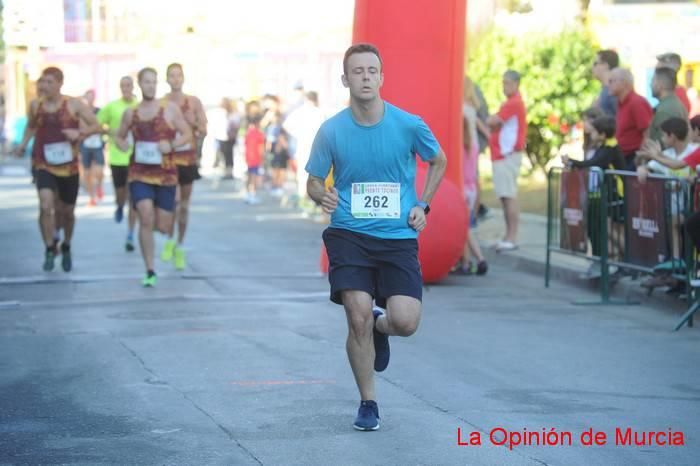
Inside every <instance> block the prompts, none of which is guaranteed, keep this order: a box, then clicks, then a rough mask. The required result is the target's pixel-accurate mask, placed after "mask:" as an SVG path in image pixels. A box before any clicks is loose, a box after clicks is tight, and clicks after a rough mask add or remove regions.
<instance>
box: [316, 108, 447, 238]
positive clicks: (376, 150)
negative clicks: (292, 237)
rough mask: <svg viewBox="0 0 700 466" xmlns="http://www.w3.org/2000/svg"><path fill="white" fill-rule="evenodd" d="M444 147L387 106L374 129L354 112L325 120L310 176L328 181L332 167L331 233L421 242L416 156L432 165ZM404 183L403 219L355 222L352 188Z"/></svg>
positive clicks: (421, 124) (422, 125)
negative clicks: (414, 218)
mask: <svg viewBox="0 0 700 466" xmlns="http://www.w3.org/2000/svg"><path fill="white" fill-rule="evenodd" d="M439 150H440V145H439V144H438V142H437V140H436V139H435V136H433V133H432V132H431V131H430V128H428V126H427V125H426V124H425V122H423V120H422V119H421V118H420V117H418V116H416V115H412V114H410V113H407V112H404V111H403V110H401V109H399V108H398V107H395V106H394V105H391V104H389V103H388V102H385V103H384V117H383V118H382V120H381V121H380V122H379V123H377V124H375V125H373V126H362V125H360V124H358V123H357V122H356V121H355V120H354V118H353V117H352V111H351V110H350V108H346V109H345V110H342V111H341V112H340V113H338V114H336V115H335V116H333V117H332V118H330V119H328V120H326V121H325V122H324V123H323V124H322V125H321V128H320V129H319V130H318V133H316V138H315V139H314V143H313V146H312V147H311V155H310V158H309V162H308V163H307V164H306V171H307V172H309V174H310V175H312V176H315V177H317V178H321V179H325V178H326V177H327V176H328V173H329V172H330V170H331V167H333V180H334V184H335V188H336V189H337V190H338V208H337V209H336V210H335V212H333V215H332V216H331V225H330V226H331V228H342V229H345V230H351V231H355V232H358V233H364V234H367V235H371V236H375V237H378V238H384V239H409V238H417V237H418V232H416V231H415V230H414V229H413V228H411V227H410V226H409V225H408V214H409V212H410V210H411V209H412V208H413V207H414V206H415V205H416V203H417V201H418V198H417V196H416V187H415V178H416V154H418V155H419V156H420V157H421V159H423V160H425V161H428V160H431V159H433V158H434V157H435V156H436V155H437V154H438V152H439ZM375 182H376V183H399V184H400V205H401V208H400V215H399V217H398V218H355V217H353V215H352V213H351V209H350V207H351V192H350V191H351V188H352V184H353V183H375Z"/></svg>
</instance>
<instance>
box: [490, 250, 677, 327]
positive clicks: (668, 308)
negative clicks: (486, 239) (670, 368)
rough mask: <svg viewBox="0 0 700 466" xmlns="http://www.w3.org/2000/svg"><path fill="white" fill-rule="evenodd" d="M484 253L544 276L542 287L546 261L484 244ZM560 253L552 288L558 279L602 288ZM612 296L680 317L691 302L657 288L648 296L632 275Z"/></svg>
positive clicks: (616, 286) (495, 261)
mask: <svg viewBox="0 0 700 466" xmlns="http://www.w3.org/2000/svg"><path fill="white" fill-rule="evenodd" d="M483 253H484V256H485V257H486V260H487V261H488V262H490V263H493V264H497V265H500V266H504V267H509V268H511V269H512V270H517V271H520V272H525V273H528V274H530V275H536V276H539V277H541V278H542V288H544V272H545V262H544V261H541V260H537V259H534V258H531V257H525V256H523V255H519V254H518V253H498V252H496V251H494V250H493V249H490V248H485V247H484V248H483ZM543 254H544V252H543ZM557 255H558V254H556V253H553V254H552V263H551V265H550V287H552V286H556V284H557V282H559V283H564V284H566V285H571V286H574V287H576V288H579V289H583V290H587V291H593V292H598V291H599V288H598V281H597V280H584V279H581V278H580V275H581V273H583V271H582V270H580V269H576V268H573V267H571V266H565V265H562V264H557V263H556V257H557ZM610 297H611V298H615V299H617V300H622V301H626V302H629V303H630V304H631V305H634V304H642V305H647V306H651V307H654V308H656V309H659V310H662V311H665V312H668V313H670V314H673V315H678V318H680V317H681V315H682V314H683V312H685V311H686V310H687V309H688V303H687V301H686V300H685V299H678V298H677V297H674V296H673V295H667V294H666V293H665V292H664V291H663V290H655V291H654V293H652V295H651V296H647V292H646V290H645V289H643V288H642V287H641V286H639V281H638V280H631V279H630V278H629V277H624V278H622V279H620V280H619V281H618V282H617V283H615V284H613V285H612V286H611V289H610Z"/></svg>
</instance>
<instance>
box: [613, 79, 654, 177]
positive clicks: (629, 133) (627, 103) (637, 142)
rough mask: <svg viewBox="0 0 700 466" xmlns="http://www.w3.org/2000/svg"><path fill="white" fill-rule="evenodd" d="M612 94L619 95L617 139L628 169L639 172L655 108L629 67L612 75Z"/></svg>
mask: <svg viewBox="0 0 700 466" xmlns="http://www.w3.org/2000/svg"><path fill="white" fill-rule="evenodd" d="M610 94H611V95H614V96H615V97H617V101H618V107H617V116H616V117H615V119H616V123H617V130H616V131H615V138H616V139H617V143H618V145H619V146H620V150H621V151H622V154H623V155H624V156H625V168H626V169H627V170H629V171H635V170H636V166H635V161H634V159H635V157H636V155H637V151H638V150H639V148H640V147H641V146H642V142H644V139H646V138H647V137H648V135H649V127H650V126H651V120H652V119H653V117H654V111H653V110H652V109H651V105H649V102H647V101H646V99H645V98H644V97H642V96H640V95H639V94H637V93H636V92H635V91H634V78H633V77H632V73H631V72H630V71H629V70H628V69H624V68H615V69H614V70H613V71H612V73H611V74H610Z"/></svg>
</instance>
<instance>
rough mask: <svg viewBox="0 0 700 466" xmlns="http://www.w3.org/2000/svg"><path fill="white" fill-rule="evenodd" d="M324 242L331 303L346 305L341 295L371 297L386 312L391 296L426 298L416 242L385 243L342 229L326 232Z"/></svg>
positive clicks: (396, 240) (397, 240)
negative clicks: (354, 292)
mask: <svg viewBox="0 0 700 466" xmlns="http://www.w3.org/2000/svg"><path fill="white" fill-rule="evenodd" d="M323 242H324V243H325V245H326V251H327V252H328V261H329V265H330V267H329V272H328V281H329V282H330V285H331V296H330V299H331V301H333V302H334V303H336V304H343V299H342V295H341V292H342V291H346V290H359V291H365V292H367V293H369V294H370V295H371V296H372V297H373V298H374V300H375V302H376V304H377V306H379V307H383V308H386V301H387V299H389V298H390V297H391V296H396V295H403V296H411V297H413V298H416V299H417V300H419V301H421V300H422V298H423V277H422V275H421V269H420V263H419V262H418V241H417V240H416V239H383V238H377V237H374V236H369V235H365V234H363V233H357V232H354V231H350V230H344V229H340V228H327V229H326V230H325V231H324V232H323Z"/></svg>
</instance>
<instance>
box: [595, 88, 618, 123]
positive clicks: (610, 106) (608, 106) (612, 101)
mask: <svg viewBox="0 0 700 466" xmlns="http://www.w3.org/2000/svg"><path fill="white" fill-rule="evenodd" d="M598 99H599V104H600V108H601V109H602V110H603V112H605V114H606V115H608V116H611V117H614V116H616V115H617V97H615V96H614V95H611V94H610V90H609V89H608V86H603V88H602V89H601V90H600V94H599V95H598Z"/></svg>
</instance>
